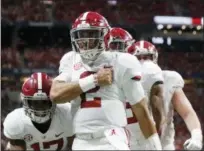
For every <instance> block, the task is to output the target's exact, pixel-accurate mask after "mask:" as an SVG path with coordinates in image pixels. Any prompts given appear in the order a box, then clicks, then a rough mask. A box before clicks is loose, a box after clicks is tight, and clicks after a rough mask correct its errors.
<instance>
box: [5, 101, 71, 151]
mask: <svg viewBox="0 0 204 151" xmlns="http://www.w3.org/2000/svg"><path fill="white" fill-rule="evenodd" d="M72 123H73V122H72V116H71V105H70V103H69V104H68V103H66V104H61V105H57V107H56V110H55V114H54V115H53V119H52V121H51V125H50V128H49V129H48V131H47V132H46V133H41V132H40V131H39V130H38V129H37V128H36V127H35V126H34V125H33V123H32V122H31V120H30V118H29V117H28V116H26V115H25V112H24V109H23V108H19V109H15V110H14V111H12V112H11V113H9V114H8V115H7V117H6V119H5V121H4V135H5V136H6V137H7V138H9V139H20V140H24V141H25V142H26V148H27V150H63V149H66V147H67V143H68V141H67V137H71V136H72V135H73V127H72Z"/></svg>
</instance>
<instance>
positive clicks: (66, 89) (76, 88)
mask: <svg viewBox="0 0 204 151" xmlns="http://www.w3.org/2000/svg"><path fill="white" fill-rule="evenodd" d="M67 74H68V73H67ZM67 74H64V73H62V74H60V75H59V76H58V77H56V78H55V80H54V81H53V83H52V87H51V90H50V98H51V100H52V101H53V102H55V103H65V102H70V101H72V100H73V99H75V98H76V97H78V96H79V95H80V94H82V93H83V92H87V91H88V90H91V89H93V88H95V87H96V86H97V85H99V86H105V85H110V84H111V83H112V69H111V68H101V69H99V71H98V72H97V73H96V74H91V75H89V76H87V77H84V78H81V79H79V81H77V82H66V81H67V80H66V78H67V77H69V76H70V75H67Z"/></svg>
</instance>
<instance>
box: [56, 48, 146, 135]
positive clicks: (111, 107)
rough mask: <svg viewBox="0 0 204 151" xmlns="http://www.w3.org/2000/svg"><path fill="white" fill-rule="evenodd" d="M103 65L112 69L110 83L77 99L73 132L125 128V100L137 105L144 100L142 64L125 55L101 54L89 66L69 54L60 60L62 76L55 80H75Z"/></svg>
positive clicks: (73, 54)
mask: <svg viewBox="0 0 204 151" xmlns="http://www.w3.org/2000/svg"><path fill="white" fill-rule="evenodd" d="M104 66H112V68H113V75H114V77H113V79H114V81H113V84H111V85H110V86H103V87H99V86H98V87H96V88H94V89H92V90H89V91H88V92H86V93H83V94H82V95H81V96H80V97H78V98H76V100H75V102H77V103H79V105H80V108H79V110H78V111H77V113H76V115H75V118H74V128H75V133H94V132H96V131H103V130H105V129H109V128H112V127H124V126H126V124H127V121H126V113H125V108H124V100H126V99H128V100H130V103H131V104H136V103H138V102H139V101H140V100H141V99H142V98H143V97H144V91H143V88H142V85H141V83H140V78H141V65H140V63H139V61H138V60H137V59H136V58H135V57H134V56H132V55H130V54H125V53H119V52H102V53H101V54H100V55H99V57H98V58H97V60H95V61H94V62H93V64H92V65H90V66H88V65H87V64H84V63H83V61H82V60H81V57H80V55H79V54H78V53H75V52H73V51H72V52H69V53H67V54H65V55H64V56H63V58H62V59H61V61H60V68H59V72H60V73H61V74H60V75H59V76H58V77H56V78H55V80H63V81H67V82H70V81H78V80H79V79H80V78H83V77H86V76H89V75H90V74H93V73H95V72H97V71H98V70H99V69H100V68H101V67H104ZM132 90H135V91H132ZM133 92H134V93H133Z"/></svg>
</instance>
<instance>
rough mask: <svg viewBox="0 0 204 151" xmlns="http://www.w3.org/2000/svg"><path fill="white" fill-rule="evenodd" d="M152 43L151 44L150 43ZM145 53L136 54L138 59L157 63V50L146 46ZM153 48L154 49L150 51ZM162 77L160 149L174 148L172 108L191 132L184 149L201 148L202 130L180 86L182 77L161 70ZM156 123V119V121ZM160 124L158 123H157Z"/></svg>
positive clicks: (175, 73) (182, 85) (172, 72)
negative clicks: (162, 122)
mask: <svg viewBox="0 0 204 151" xmlns="http://www.w3.org/2000/svg"><path fill="white" fill-rule="evenodd" d="M151 45H153V44H151ZM146 48H147V49H148V52H147V53H143V54H141V55H139V56H138V59H139V60H140V61H142V59H143V60H148V59H151V60H152V61H153V62H155V63H157V58H158V52H157V50H156V49H151V47H146ZM152 50H154V51H152ZM163 77H164V98H165V99H164V105H160V108H161V107H162V106H163V107H164V112H165V117H166V118H165V119H166V120H165V123H164V124H163V125H162V127H161V129H160V130H161V142H162V149H164V150H175V146H174V135H175V129H174V123H173V116H174V109H175V110H176V111H177V112H178V114H179V115H180V116H181V117H182V119H183V120H184V121H185V123H186V126H187V128H188V130H189V132H190V133H191V138H190V139H188V140H187V141H186V142H185V143H184V149H186V150H201V149H202V145H203V144H202V140H203V136H202V131H201V126H200V122H199V119H198V117H197V115H196V112H195V111H194V109H193V108H192V106H191V104H190V102H189V100H188V99H187V97H186V96H185V94H184V92H183V90H182V88H183V87H184V81H183V78H182V77H181V75H180V74H179V73H177V72H176V71H163ZM156 123H157V124H158V121H156ZM158 125H159V126H160V124H158Z"/></svg>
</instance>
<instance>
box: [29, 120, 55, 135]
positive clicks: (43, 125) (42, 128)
mask: <svg viewBox="0 0 204 151" xmlns="http://www.w3.org/2000/svg"><path fill="white" fill-rule="evenodd" d="M51 121H52V120H51V119H50V120H48V121H47V122H45V123H41V124H39V123H36V122H34V121H32V123H33V125H34V126H35V128H36V129H38V130H39V131H40V132H41V133H43V134H44V133H46V132H47V131H48V129H49V128H50V125H51Z"/></svg>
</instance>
